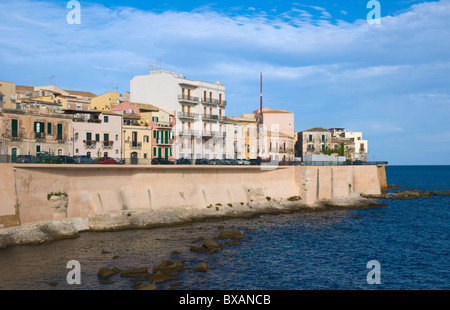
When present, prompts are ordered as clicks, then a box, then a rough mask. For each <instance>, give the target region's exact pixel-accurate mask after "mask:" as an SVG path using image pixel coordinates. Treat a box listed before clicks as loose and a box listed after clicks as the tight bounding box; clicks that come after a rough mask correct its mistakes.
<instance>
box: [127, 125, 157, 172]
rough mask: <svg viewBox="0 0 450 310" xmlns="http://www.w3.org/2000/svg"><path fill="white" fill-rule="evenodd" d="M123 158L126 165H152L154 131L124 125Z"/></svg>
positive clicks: (147, 128)
mask: <svg viewBox="0 0 450 310" xmlns="http://www.w3.org/2000/svg"><path fill="white" fill-rule="evenodd" d="M122 131H123V136H122V137H123V140H122V150H123V153H122V157H123V158H124V159H125V163H126V164H150V162H151V154H152V140H153V139H152V138H151V137H152V132H153V131H152V129H150V128H149V127H143V126H133V125H123V127H122Z"/></svg>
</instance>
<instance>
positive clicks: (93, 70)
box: [0, 0, 450, 165]
mask: <svg viewBox="0 0 450 310" xmlns="http://www.w3.org/2000/svg"><path fill="white" fill-rule="evenodd" d="M67 2H68V1H63V0H58V1H56V0H48V1H44V0H40V1H37V0H34V1H32V0H14V1H10V0H2V1H0V33H1V34H2V35H1V36H0V44H1V46H2V47H1V49H0V80H6V81H11V82H15V83H17V84H20V85H30V86H32V85H48V84H50V81H51V76H54V77H55V81H56V85H57V86H59V87H61V88H65V89H75V90H85V91H91V92H94V93H96V94H102V93H104V92H106V91H114V90H118V91H120V92H121V93H123V92H124V91H129V81H130V79H131V78H132V77H133V76H135V75H142V74H146V73H147V70H148V65H149V63H159V62H161V64H162V68H163V69H166V70H171V71H176V72H178V73H181V74H183V75H185V76H186V77H187V78H190V79H199V80H205V81H212V82H214V81H216V80H219V81H221V82H222V83H223V84H224V85H225V86H226V97H227V100H228V106H227V112H226V113H227V115H232V116H239V115H241V114H243V113H248V112H251V111H253V110H255V109H257V108H258V107H259V74H260V72H263V88H264V89H263V92H264V105H265V106H267V107H269V108H273V109H285V110H289V111H292V112H294V113H295V120H296V121H295V129H296V131H301V130H305V129H308V128H311V127H318V126H321V127H325V128H331V127H344V128H346V129H348V130H351V131H362V132H363V137H364V138H365V139H368V140H369V159H370V160H376V161H389V163H390V164H393V165H396V164H449V158H450V155H449V154H450V121H449V116H450V87H449V85H450V78H449V77H450V18H449V16H450V0H441V1H414V0H398V1H397V0H390V1H387V0H379V2H380V4H381V17H382V18H381V24H379V25H370V24H368V23H367V21H366V16H367V14H368V13H369V11H370V9H368V8H367V7H366V5H367V2H368V1H359V0H353V1H342V0H341V1H336V0H335V1H326V0H324V1H320V0H316V1H313V0H305V1H293V2H291V1H235V0H233V1H215V2H209V1H137V0H133V1H118V0H111V1H83V0H80V1H79V2H80V4H81V24H80V25H69V24H68V23H67V21H66V16H67V14H68V12H69V11H70V10H69V9H67V8H66V4H67Z"/></svg>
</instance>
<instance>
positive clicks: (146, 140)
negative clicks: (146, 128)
mask: <svg viewBox="0 0 450 310" xmlns="http://www.w3.org/2000/svg"><path fill="white" fill-rule="evenodd" d="M144 143H148V136H144ZM144 158H145V157H144Z"/></svg>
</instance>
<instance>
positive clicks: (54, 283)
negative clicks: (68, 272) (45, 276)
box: [48, 282, 59, 287]
mask: <svg viewBox="0 0 450 310" xmlns="http://www.w3.org/2000/svg"><path fill="white" fill-rule="evenodd" d="M58 284H59V283H58V282H50V283H48V285H50V286H51V287H55V286H57V285H58Z"/></svg>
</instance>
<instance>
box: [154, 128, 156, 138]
mask: <svg viewBox="0 0 450 310" xmlns="http://www.w3.org/2000/svg"><path fill="white" fill-rule="evenodd" d="M153 139H156V130H153Z"/></svg>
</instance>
